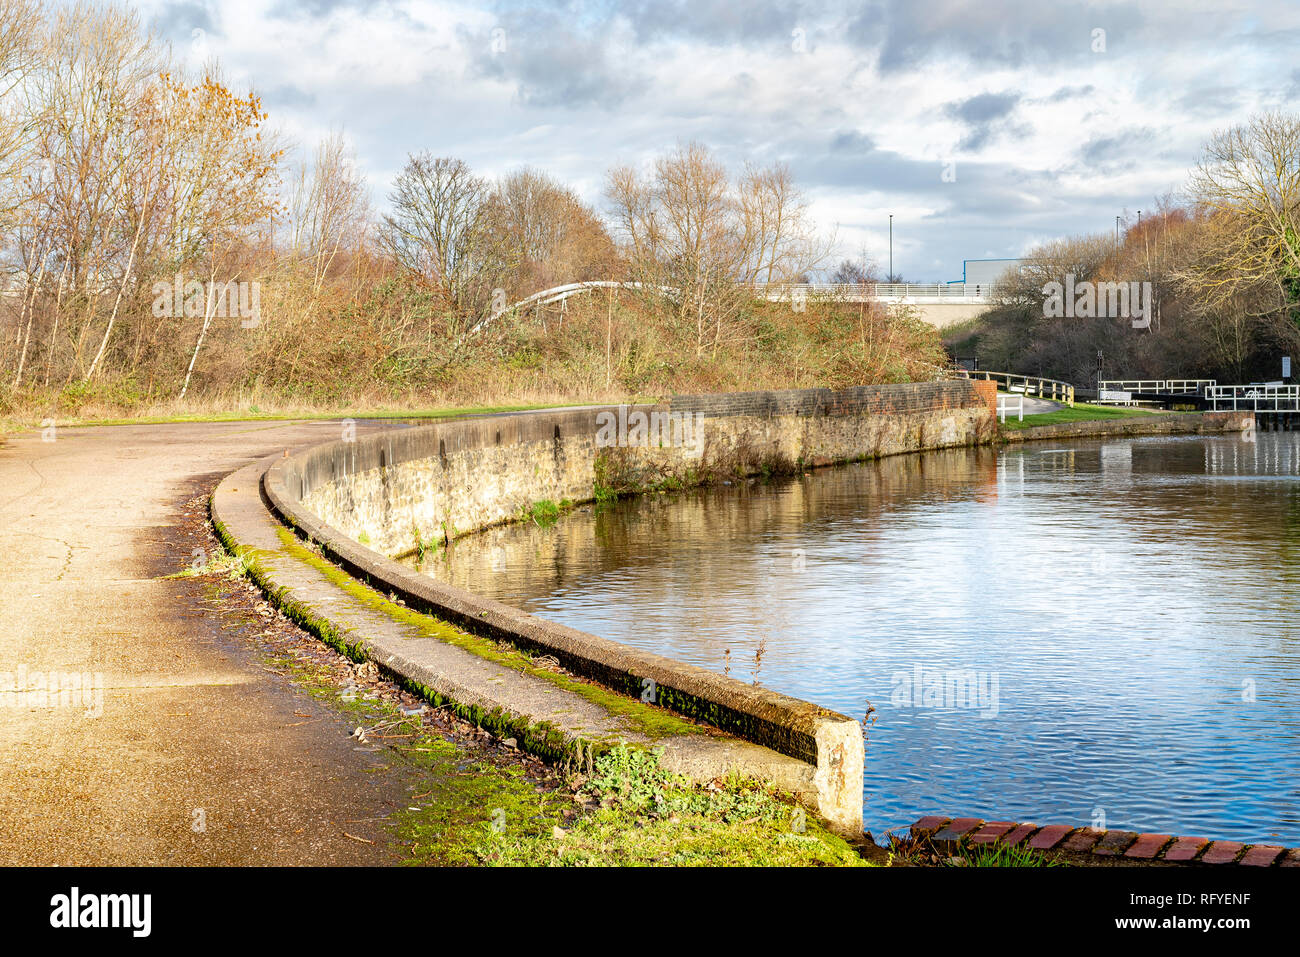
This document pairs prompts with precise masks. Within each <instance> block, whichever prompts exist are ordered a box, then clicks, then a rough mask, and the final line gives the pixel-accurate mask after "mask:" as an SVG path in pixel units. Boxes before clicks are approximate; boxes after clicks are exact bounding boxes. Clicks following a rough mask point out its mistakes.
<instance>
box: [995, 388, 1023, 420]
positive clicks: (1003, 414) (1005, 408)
mask: <svg viewBox="0 0 1300 957" xmlns="http://www.w3.org/2000/svg"><path fill="white" fill-rule="evenodd" d="M1012 403H1014V404H1015V412H1016V421H1017V422H1023V421H1025V397H1024V396H1023V395H1016V396H1011V395H1000V396H998V421H999V422H1005V421H1006V420H1007V413H1008V412H1009V411H1011V409H1012Z"/></svg>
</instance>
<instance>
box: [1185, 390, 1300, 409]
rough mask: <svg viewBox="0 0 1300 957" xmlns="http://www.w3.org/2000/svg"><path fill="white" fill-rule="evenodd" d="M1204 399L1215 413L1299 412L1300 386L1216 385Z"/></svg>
mask: <svg viewBox="0 0 1300 957" xmlns="http://www.w3.org/2000/svg"><path fill="white" fill-rule="evenodd" d="M1205 397H1206V398H1207V399H1208V400H1209V401H1210V408H1211V409H1212V410H1213V411H1215V412H1236V411H1242V412H1300V385H1263V384H1260V385H1216V386H1211V387H1210V388H1208V389H1206V390H1205Z"/></svg>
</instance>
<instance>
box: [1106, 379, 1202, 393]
mask: <svg viewBox="0 0 1300 957" xmlns="http://www.w3.org/2000/svg"><path fill="white" fill-rule="evenodd" d="M1216 384H1217V383H1216V382H1215V380H1214V379H1103V380H1102V381H1100V382H1098V383H1097V389H1098V391H1100V392H1163V393H1166V394H1168V393H1176V394H1178V395H1190V394H1192V393H1203V392H1204V391H1205V390H1206V389H1208V388H1210V387H1212V386H1214V385H1216Z"/></svg>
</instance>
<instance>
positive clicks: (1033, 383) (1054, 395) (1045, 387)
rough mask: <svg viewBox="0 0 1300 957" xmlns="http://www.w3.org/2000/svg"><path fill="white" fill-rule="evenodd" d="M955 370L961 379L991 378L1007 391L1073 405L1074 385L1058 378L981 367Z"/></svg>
mask: <svg viewBox="0 0 1300 957" xmlns="http://www.w3.org/2000/svg"><path fill="white" fill-rule="evenodd" d="M956 372H957V375H959V376H961V377H962V378H963V379H991V380H992V381H994V382H996V383H998V385H999V387H1001V388H1002V389H1004V390H1005V391H1007V392H1018V393H1020V394H1021V395H1033V396H1038V397H1039V398H1040V399H1051V400H1052V401H1054V402H1064V403H1065V404H1066V405H1068V406H1070V407H1071V408H1073V407H1074V386H1072V385H1070V383H1068V382H1062V381H1060V380H1059V379H1044V378H1042V377H1041V376H1033V375H1019V374H1017V373H1014V372H986V371H984V370H983V369H980V370H977V371H975V372H971V371H970V370H969V369H958V370H956Z"/></svg>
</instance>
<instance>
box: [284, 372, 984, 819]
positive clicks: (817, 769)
mask: <svg viewBox="0 0 1300 957" xmlns="http://www.w3.org/2000/svg"><path fill="white" fill-rule="evenodd" d="M993 434H994V424H993V416H992V414H991V413H990V411H989V408H988V405H987V403H986V402H985V401H984V400H983V399H982V397H981V396H980V395H979V394H978V391H977V389H976V388H975V387H974V386H973V385H972V383H970V382H965V381H956V382H933V383H917V384H913V385H907V386H867V387H860V388H857V389H849V390H844V391H842V392H832V391H830V390H795V391H786V392H757V393H734V394H724V395H713V396H679V397H674V399H673V400H672V401H671V402H668V403H664V404H662V405H658V406H632V407H628V406H622V407H617V406H616V407H589V408H583V409H558V410H545V411H540V412H531V413H520V414H513V415H504V416H488V417H480V418H474V419H462V420H453V421H447V422H441V423H438V424H435V425H430V426H427V427H421V428H415V429H405V430H393V431H385V432H380V433H374V434H371V435H368V436H364V437H361V438H352V439H347V440H342V441H337V442H332V443H328V444H324V445H320V446H316V447H314V448H310V449H306V450H304V451H301V452H298V453H297V454H294V455H290V456H288V457H287V458H284V459H280V460H277V461H275V462H273V463H271V464H270V467H269V468H267V469H266V471H265V474H264V475H263V478H262V487H263V490H264V492H265V496H266V498H267V500H268V501H269V503H270V504H271V507H272V508H273V509H274V511H275V512H276V513H277V515H278V516H279V517H280V518H281V519H282V520H283V521H284V522H285V523H286V524H288V525H290V526H292V527H293V528H295V529H296V530H297V532H298V534H299V535H301V536H302V537H304V538H306V539H308V540H310V541H311V542H313V543H315V544H317V545H319V546H320V549H321V552H322V554H324V555H325V556H326V557H328V558H329V559H331V560H332V561H334V562H336V563H338V564H339V565H341V566H342V567H343V568H344V569H346V570H347V571H348V572H349V573H351V574H352V575H354V576H356V577H357V578H358V579H360V580H361V581H362V582H365V583H368V584H370V585H372V586H373V587H374V588H376V589H377V590H378V591H379V592H382V593H383V594H385V595H388V596H392V597H394V598H399V599H401V600H402V601H403V602H404V603H405V604H406V606H408V607H410V608H413V609H417V610H419V611H423V612H427V613H431V614H433V615H436V616H437V617H438V618H440V619H442V620H445V621H447V622H451V623H453V624H454V625H456V626H458V627H460V628H463V629H465V630H466V631H467V632H471V633H474V634H477V635H481V636H485V637H489V638H492V639H496V640H499V641H504V642H507V643H508V644H510V645H514V646H516V647H520V648H523V649H527V650H529V651H532V652H539V653H542V654H545V655H550V656H553V657H554V658H555V659H557V660H558V661H559V662H560V664H561V665H562V666H563V667H564V668H565V669H567V670H568V671H570V672H572V673H573V674H575V675H579V676H581V677H583V678H585V679H588V680H591V681H594V682H597V683H599V684H601V685H603V686H605V687H607V688H610V689H613V690H614V691H617V692H619V693H621V694H623V695H627V696H629V697H631V698H634V699H639V700H641V701H647V700H648V701H650V702H652V703H653V704H655V705H658V706H660V707H662V708H667V709H670V710H672V711H676V712H678V713H680V714H682V715H684V716H687V717H688V718H691V719H693V720H695V721H700V722H704V723H706V724H709V725H712V726H713V727H715V728H718V729H720V730H722V731H724V732H726V733H728V734H730V735H734V736H735V737H737V738H739V739H742V740H744V741H748V742H752V743H753V744H756V745H760V746H761V747H762V748H765V749H770V751H771V752H776V754H774V755H773V758H776V757H777V756H778V755H783V756H785V759H786V760H788V759H791V758H793V759H795V761H796V762H800V763H802V764H803V765H804V766H805V767H807V769H808V771H809V772H810V773H809V774H807V775H806V778H805V776H804V775H803V774H800V773H799V772H797V771H794V772H792V771H791V770H790V769H789V768H788V767H787V766H785V765H782V764H781V762H780V761H774V762H768V763H769V764H770V765H771V766H772V767H773V768H780V770H779V771H774V773H773V775H772V777H773V780H777V781H778V783H782V784H783V786H789V785H788V783H785V782H789V781H791V780H796V784H795V786H794V787H793V788H791V789H792V790H795V791H798V792H801V794H800V796H801V798H802V799H804V800H806V801H807V802H808V803H809V804H811V805H812V806H813V807H814V808H815V809H816V810H817V811H818V812H819V813H820V814H821V815H822V816H823V817H824V818H825V819H826V820H827V821H828V822H829V823H830V824H831V825H832V826H833V827H835V828H836V829H838V830H840V831H843V832H845V833H850V834H854V835H857V834H860V833H861V823H862V779H863V763H864V754H863V736H862V727H861V725H860V724H859V722H858V721H856V720H853V719H851V718H848V717H846V716H844V715H841V714H837V713H835V712H832V711H829V710H827V709H825V708H821V707H819V706H817V705H815V704H812V703H810V702H806V701H800V700H798V699H795V698H791V697H788V696H786V695H782V694H779V693H777V692H774V691H770V690H768V689H765V688H760V687H756V686H754V685H749V684H745V683H743V682H740V681H736V680H734V679H731V678H728V677H724V676H722V675H718V674H715V673H713V672H711V671H707V670H705V669H702V668H698V667H695V666H692V665H686V664H683V663H681V662H677V661H673V660H672V659H669V658H665V657H663V656H661V655H655V654H653V653H650V652H647V651H642V650H640V649H636V648H630V647H627V646H624V645H621V644H618V643H616V642H613V641H608V640H606V639H604V638H600V637H598V636H596V635H591V634H588V633H585V632H581V631H578V630H576V629H572V628H566V627H564V626H562V625H558V624H555V623H553V622H549V621H545V620H544V619H541V618H537V617H535V616H533V615H528V614H525V613H524V612H522V611H520V610H518V609H515V608H512V607H510V606H507V605H504V604H502V603H500V602H496V601H492V600H490V599H486V598H482V597H480V596H477V595H474V594H471V593H469V592H466V591H463V590H461V589H457V588H453V587H451V586H448V585H444V584H442V583H440V582H437V581H435V580H433V579H431V578H428V577H425V576H423V575H420V574H418V573H416V572H414V571H412V570H411V569H409V568H406V567H405V566H403V565H401V564H399V563H398V562H397V561H396V560H395V558H397V557H400V556H401V555H403V554H405V553H407V552H410V551H413V550H415V549H416V548H421V547H424V545H423V543H425V542H428V541H433V540H438V539H448V538H452V537H455V536H457V535H459V534H463V533H466V532H469V531H474V530H477V529H481V528H484V527H487V526H489V525H492V524H495V523H499V522H503V521H509V520H511V519H513V518H515V517H517V516H518V514H519V512H520V509H521V508H528V507H530V506H531V505H532V504H533V503H536V502H539V501H542V500H549V501H552V502H560V501H563V500H565V499H568V500H570V501H584V500H589V499H591V498H593V497H594V496H595V495H596V494H597V492H598V490H599V489H600V487H601V486H602V485H603V486H605V487H614V488H620V489H637V488H644V487H652V486H653V485H655V484H656V483H658V482H662V481H671V482H673V483H675V484H688V483H690V482H692V481H700V480H703V479H705V478H707V477H709V476H712V475H719V474H727V475H743V474H753V473H756V472H759V471H767V470H773V469H777V470H779V469H789V468H806V467H809V466H812V465H824V464H832V463H836V462H846V461H853V460H860V459H865V458H874V457H878V456H882V455H890V454H895V453H900V452H910V451H920V450H923V449H930V448H939V447H947V446H957V445H970V444H975V443H978V442H984V441H988V440H989V439H990V438H991V437H992V435H993ZM363 541H364V542H366V543H367V544H366V545H363V544H361V542H363ZM647 695H649V697H648V698H647ZM674 746H675V744H674V742H672V741H670V742H668V747H669V749H670V750H671V749H672V748H673V747H674ZM759 763H760V764H762V763H763V762H759ZM749 766H750V768H752V767H753V766H754V763H753V761H751V762H750V765H749ZM799 781H802V782H803V783H802V784H800V783H798V782H799Z"/></svg>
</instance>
